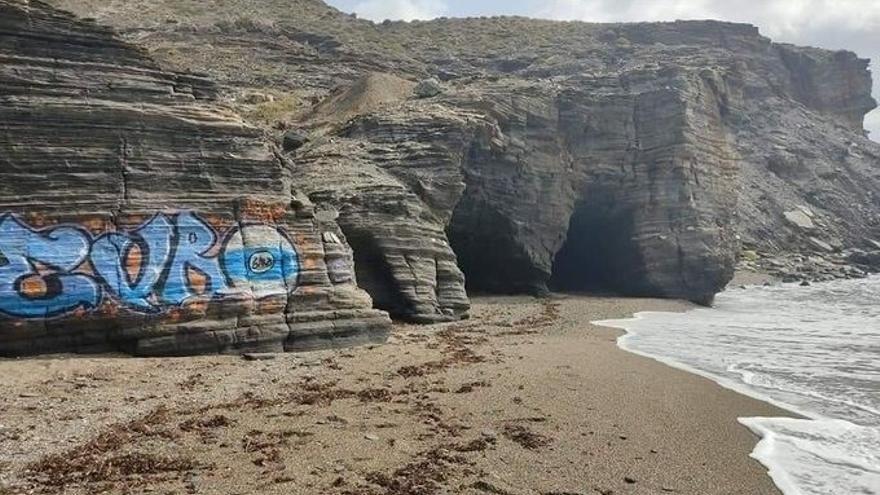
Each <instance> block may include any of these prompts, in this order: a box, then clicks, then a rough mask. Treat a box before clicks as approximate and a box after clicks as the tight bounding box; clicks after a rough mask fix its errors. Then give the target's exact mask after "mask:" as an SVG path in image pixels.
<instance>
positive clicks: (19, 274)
mask: <svg viewBox="0 0 880 495" xmlns="http://www.w3.org/2000/svg"><path fill="white" fill-rule="evenodd" d="M88 255H89V234H88V233H87V232H86V231H84V230H81V229H78V228H75V227H57V228H51V229H45V230H32V229H31V228H29V227H28V226H26V225H24V224H23V223H21V222H19V221H18V219H16V218H14V217H12V216H11V215H4V216H3V217H2V220H0V311H2V312H4V313H6V314H9V315H12V316H17V317H20V318H45V317H51V316H56V315H59V314H63V313H66V312H69V311H72V310H75V309H78V308H82V309H92V308H97V307H98V305H99V304H100V302H101V290H100V289H99V287H98V284H97V282H96V281H95V280H94V279H92V278H91V277H88V276H86V275H82V274H77V273H73V270H75V269H76V268H77V267H78V266H80V265H81V264H83V263H84V262H85V261H86V258H87V257H88Z"/></svg>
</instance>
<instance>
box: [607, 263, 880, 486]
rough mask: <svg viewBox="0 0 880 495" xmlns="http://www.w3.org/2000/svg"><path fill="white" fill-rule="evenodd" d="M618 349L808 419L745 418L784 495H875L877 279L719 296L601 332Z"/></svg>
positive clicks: (879, 466)
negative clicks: (616, 333) (614, 336)
mask: <svg viewBox="0 0 880 495" xmlns="http://www.w3.org/2000/svg"><path fill="white" fill-rule="evenodd" d="M597 323H599V324H602V325H606V326H612V327H617V328H622V329H624V330H627V333H626V335H624V336H623V337H621V338H620V340H619V342H618V343H619V345H620V346H621V347H622V348H623V349H626V350H628V351H631V352H634V353H637V354H641V355H644V356H648V357H651V358H654V359H657V360H659V361H662V362H664V363H666V364H669V365H671V366H675V367H678V368H682V369H685V370H687V371H690V372H693V373H697V374H700V375H702V376H705V377H707V378H710V379H712V380H715V381H716V382H718V383H720V384H721V385H723V386H725V387H728V388H731V389H733V390H736V391H738V392H741V393H744V394H747V395H750V396H752V397H755V398H759V399H761V400H765V401H768V402H771V403H773V404H776V405H778V406H780V407H783V408H786V409H788V410H791V411H793V412H796V413H798V414H800V415H801V416H804V417H806V418H808V419H792V418H741V419H740V421H741V422H742V423H743V424H744V425H746V426H747V427H749V428H750V429H751V430H752V431H754V432H755V433H756V434H758V435H760V436H761V437H762V439H761V442H760V443H759V444H758V446H757V447H756V449H755V451H754V452H753V454H752V456H753V457H755V458H756V459H758V460H759V461H760V462H762V463H763V464H764V465H765V466H767V468H768V469H769V471H770V475H771V476H772V477H773V480H774V481H775V482H776V484H777V485H778V486H779V487H780V489H781V490H782V491H783V492H784V493H785V494H786V495H880V278H877V277H874V278H870V279H866V280H850V281H838V282H831V283H827V284H820V285H815V286H812V287H799V286H790V285H786V286H774V287H752V288H746V289H735V290H730V291H727V292H725V293H723V294H720V295H719V296H718V299H717V304H716V307H714V308H711V309H708V308H706V309H695V310H693V311H690V312H688V313H640V314H638V315H636V317H635V318H633V319H629V320H616V321H606V322H597Z"/></svg>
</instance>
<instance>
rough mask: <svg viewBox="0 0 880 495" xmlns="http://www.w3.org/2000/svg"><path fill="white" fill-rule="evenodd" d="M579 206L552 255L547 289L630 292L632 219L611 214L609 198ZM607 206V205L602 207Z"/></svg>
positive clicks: (634, 254)
mask: <svg viewBox="0 0 880 495" xmlns="http://www.w3.org/2000/svg"><path fill="white" fill-rule="evenodd" d="M596 199H597V198H593V200H592V201H590V202H589V204H586V203H585V204H581V205H579V206H578V207H577V208H576V209H575V212H574V214H573V215H572V217H571V221H570V224H569V231H568V237H567V239H566V241H565V244H563V246H562V249H560V251H559V252H558V253H557V254H556V258H555V259H554V262H553V271H552V276H551V279H550V284H549V285H550V289H551V290H553V291H557V292H579V293H584V292H585V293H593V294H603V295H620V294H628V293H631V292H632V288H633V285H634V284H633V283H632V282H633V281H631V280H628V279H629V274H631V273H632V272H633V270H632V268H633V265H632V264H633V263H634V262H636V261H638V260H639V256H638V253H637V252H636V251H635V247H634V245H633V242H632V230H633V218H632V215H630V214H627V213H625V212H620V211H615V209H614V208H613V207H611V206H610V205H613V204H614V203H613V201H614V200H613V198H608V200H607V201H601V200H600V201H597V200H596ZM603 205H609V206H603Z"/></svg>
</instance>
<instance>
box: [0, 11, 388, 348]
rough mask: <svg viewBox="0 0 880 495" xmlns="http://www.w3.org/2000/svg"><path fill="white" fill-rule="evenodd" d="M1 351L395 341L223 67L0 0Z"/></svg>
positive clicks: (338, 242)
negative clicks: (158, 55)
mask: <svg viewBox="0 0 880 495" xmlns="http://www.w3.org/2000/svg"><path fill="white" fill-rule="evenodd" d="M0 59H2V64H0V129H2V132H0V354H2V355H22V354H32V353H43V352H60V351H77V352H93V351H106V350H123V351H127V352H131V353H134V354H140V355H179V354H197V353H208V352H210V353H213V352H245V351H281V350H301V349H312V348H322V347H328V346H338V345H349V344H355V343H363V342H382V341H383V340H384V338H385V336H386V335H387V331H388V328H389V324H390V320H389V319H388V317H387V315H386V314H385V313H382V312H380V311H376V310H373V309H372V303H371V300H370V298H369V297H368V295H367V294H366V293H364V292H363V291H362V290H360V289H359V288H358V287H357V285H356V281H355V278H354V276H353V269H352V255H351V250H350V248H349V247H348V245H347V244H346V243H345V240H344V239H345V237H344V235H343V234H342V232H341V231H340V230H339V227H338V226H337V225H336V223H335V222H334V221H333V220H332V219H330V218H324V219H321V218H319V216H317V215H316V214H315V212H314V208H313V206H312V205H311V204H309V203H308V201H306V200H300V199H298V198H297V197H296V195H295V193H294V192H293V191H292V189H291V181H290V178H289V171H288V170H287V167H286V166H285V164H284V160H283V159H282V158H281V157H280V156H279V155H278V154H277V153H276V150H275V149H274V146H273V145H272V144H270V142H269V141H267V140H265V139H264V138H263V135H262V132H261V131H259V130H258V129H256V128H254V127H251V126H249V125H247V124H245V123H244V122H243V121H241V119H240V118H238V117H236V116H235V114H233V113H232V112H231V111H229V110H224V109H223V108H221V107H220V106H218V105H217V103H216V98H217V87H216V86H215V85H214V84H212V83H211V82H209V81H208V80H206V79H204V78H201V77H196V76H191V75H183V74H177V73H171V72H166V71H163V70H161V69H160V68H159V67H158V66H157V65H156V64H155V63H154V62H153V61H151V60H150V59H149V58H148V57H147V56H146V55H145V54H144V53H143V52H142V51H141V50H138V49H135V48H132V47H131V46H129V45H127V44H126V43H123V42H121V41H120V40H118V39H117V38H116V37H115V36H114V35H113V34H112V33H111V32H110V31H109V30H108V29H106V28H102V27H99V26H97V25H95V24H94V23H90V22H84V21H80V20H77V19H75V18H74V17H72V16H71V15H69V14H65V13H60V12H58V11H56V10H55V9H52V8H50V7H48V6H47V5H45V4H42V3H39V2H27V3H23V2H17V1H8V0H2V1H0Z"/></svg>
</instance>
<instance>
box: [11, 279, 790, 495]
mask: <svg viewBox="0 0 880 495" xmlns="http://www.w3.org/2000/svg"><path fill="white" fill-rule="evenodd" d="M687 307H688V306H687V305H686V304H684V303H676V302H668V301H656V300H637V299H613V298H602V299H599V298H587V297H580V296H571V297H559V298H552V299H546V300H536V299H531V298H477V299H476V300H475V307H474V311H473V314H474V317H473V318H472V319H471V320H470V321H466V322H461V323H455V324H446V325H438V326H434V327H418V326H409V325H398V326H396V327H395V331H394V336H393V337H392V339H391V341H390V342H389V344H388V345H385V346H376V347H370V348H358V349H349V350H339V351H326V352H319V353H312V354H304V355H277V356H272V359H268V360H255V361H248V360H245V359H242V358H241V357H234V356H219V357H218V356H211V357H199V358H186V359H162V360H160V359H131V358H125V357H97V358H91V357H90V358H71V357H57V356H56V357H50V358H38V359H28V360H0V384H2V386H3V392H4V393H3V395H2V396H0V494H7V493H70V494H93V493H161V494H165V493H167V494H172V493H173V494H183V493H204V494H291V493H293V494H299V493H302V494H340V495H343V494H347V495H367V494H389V495H397V494H406V495H410V494H412V495H434V494H459V493H465V494H501V495H504V494H515V495H518V494H539V495H563V494H564V495H587V494H605V495H609V494H663V493H677V494H693V495H713V494H717V495H722V494H723V495H734V494H742V495H746V494H748V495H762V494H778V493H779V492H778V491H777V490H776V489H775V487H774V486H773V484H772V482H771V481H770V478H769V477H768V476H767V475H766V472H765V469H764V468H763V467H762V466H761V465H760V464H758V463H757V462H756V461H754V460H752V459H750V458H749V456H748V455H749V453H750V452H751V450H752V449H753V448H754V445H755V444H756V442H757V438H756V437H754V436H753V435H752V434H751V433H750V432H749V431H748V430H747V429H746V428H745V427H743V426H741V425H740V424H738V423H737V421H736V419H737V417H740V416H784V415H786V414H787V413H786V412H784V411H781V410H779V409H777V408H775V407H773V406H771V405H769V404H765V403H762V402H759V401H755V400H753V399H750V398H748V397H744V396H741V395H738V394H736V393H733V392H730V391H728V390H725V389H722V388H721V387H719V386H717V385H716V384H714V383H712V382H710V381H708V380H706V379H703V378H700V377H698V376H694V375H690V374H688V373H685V372H682V371H679V370H675V369H672V368H669V367H667V366H664V365H662V364H660V363H657V362H655V361H652V360H649V359H645V358H642V357H639V356H635V355H632V354H628V353H626V352H623V351H621V350H619V349H618V348H617V346H616V343H615V340H616V338H617V336H618V335H619V333H618V332H617V331H616V330H612V329H605V328H599V327H595V326H592V325H590V324H589V322H590V321H593V320H602V319H612V318H620V317H629V316H630V315H632V314H633V313H634V312H638V311H659V310H683V309H686V308H687Z"/></svg>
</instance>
